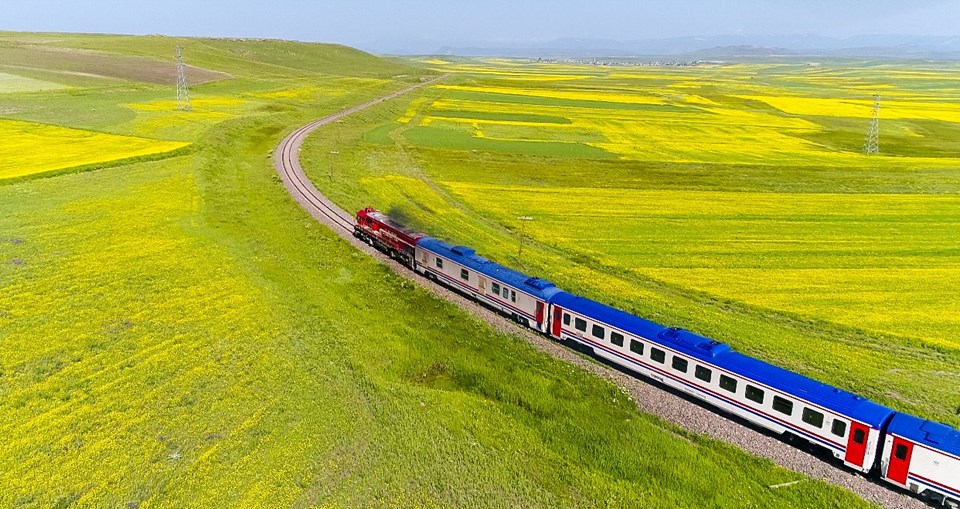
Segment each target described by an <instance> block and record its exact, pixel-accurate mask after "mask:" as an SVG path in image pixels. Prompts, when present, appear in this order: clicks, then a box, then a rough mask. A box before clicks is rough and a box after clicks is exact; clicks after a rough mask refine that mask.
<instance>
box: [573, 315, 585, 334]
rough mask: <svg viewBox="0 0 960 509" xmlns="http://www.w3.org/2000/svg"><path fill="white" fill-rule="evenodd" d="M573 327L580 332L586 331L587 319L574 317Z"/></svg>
mask: <svg viewBox="0 0 960 509" xmlns="http://www.w3.org/2000/svg"><path fill="white" fill-rule="evenodd" d="M573 328H574V329H577V330H578V331H580V332H587V321H586V320H584V319H583V318H575V319H574V320H573Z"/></svg>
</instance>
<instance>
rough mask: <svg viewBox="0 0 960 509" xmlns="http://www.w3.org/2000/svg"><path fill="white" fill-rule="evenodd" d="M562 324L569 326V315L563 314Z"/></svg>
mask: <svg viewBox="0 0 960 509" xmlns="http://www.w3.org/2000/svg"><path fill="white" fill-rule="evenodd" d="M563 324H564V325H570V313H564V314H563Z"/></svg>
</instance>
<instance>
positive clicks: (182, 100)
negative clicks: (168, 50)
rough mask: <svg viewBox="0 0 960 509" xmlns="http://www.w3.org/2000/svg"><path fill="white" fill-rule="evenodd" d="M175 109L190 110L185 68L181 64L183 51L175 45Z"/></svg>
mask: <svg viewBox="0 0 960 509" xmlns="http://www.w3.org/2000/svg"><path fill="white" fill-rule="evenodd" d="M177 109H178V110H183V111H190V110H192V109H193V108H191V107H190V91H189V90H188V89H187V69H186V67H185V66H184V65H183V51H182V50H181V48H180V46H177Z"/></svg>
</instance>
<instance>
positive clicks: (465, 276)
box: [460, 269, 470, 281]
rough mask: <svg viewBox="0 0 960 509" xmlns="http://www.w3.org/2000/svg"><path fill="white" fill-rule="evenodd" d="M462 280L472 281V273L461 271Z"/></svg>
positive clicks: (465, 270)
mask: <svg viewBox="0 0 960 509" xmlns="http://www.w3.org/2000/svg"><path fill="white" fill-rule="evenodd" d="M460 279H462V280H464V281H470V272H468V271H467V269H460Z"/></svg>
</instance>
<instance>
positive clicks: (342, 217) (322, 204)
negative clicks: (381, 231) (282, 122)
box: [274, 74, 448, 235]
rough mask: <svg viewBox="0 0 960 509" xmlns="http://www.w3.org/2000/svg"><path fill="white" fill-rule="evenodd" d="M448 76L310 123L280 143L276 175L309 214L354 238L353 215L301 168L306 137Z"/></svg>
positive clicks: (275, 162) (276, 158)
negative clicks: (301, 151)
mask: <svg viewBox="0 0 960 509" xmlns="http://www.w3.org/2000/svg"><path fill="white" fill-rule="evenodd" d="M447 76H448V75H446V74H444V75H441V76H438V77H436V78H433V79H431V80H429V81H424V82H422V83H417V84H416V85H411V86H409V87H407V88H404V89H402V90H398V91H396V92H393V93H391V94H388V95H385V96H383V97H379V98H377V99H373V100H371V101H367V102H365V103H363V104H358V105H356V106H353V107H350V108H347V109H345V110H343V111H340V112H337V113H334V114H333V115H330V116H327V117H324V118H321V119H319V120H315V121H313V122H310V123H309V124H307V125H305V126H303V127H301V128H299V129H297V130H296V131H294V132H292V133H290V135H289V136H287V137H286V138H284V139H283V141H282V142H280V146H279V147H277V152H276V156H275V157H274V166H275V167H276V169H277V173H279V174H280V178H281V179H282V180H283V184H284V185H285V186H286V187H287V190H288V191H290V194H292V195H293V197H294V198H295V199H296V200H297V201H298V202H299V203H300V205H301V206H303V208H305V209H307V211H308V212H310V214H311V215H312V216H313V217H315V218H317V219H321V220H324V222H326V223H328V224H330V225H331V226H333V227H335V229H337V230H342V231H344V232H347V233H349V234H351V235H352V234H353V214H349V213H347V212H346V211H344V210H343V209H341V208H340V207H338V206H336V205H334V204H333V203H332V202H331V201H330V200H328V199H327V198H326V197H325V196H324V195H323V194H322V193H320V191H318V190H317V188H316V187H314V185H313V183H312V182H310V179H309V178H307V174H306V173H304V171H303V167H302V166H301V165H300V147H301V146H303V142H304V140H306V139H307V136H309V135H310V133H312V132H313V131H315V130H317V129H319V128H321V127H323V126H325V125H327V124H329V123H331V122H336V121H337V120H340V119H342V118H344V117H346V116H349V115H352V114H354V113H356V112H358V111H362V110H365V109H367V108H370V107H371V106H376V105H378V104H380V103H382V102H385V101H389V100H391V99H395V98H397V97H400V96H401V95H404V94H407V93H409V92H412V91H414V90H417V89H418V88H423V87H427V86H430V85H433V84H434V83H437V82H438V81H440V80H442V79H444V78H446V77H447ZM338 233H340V232H338Z"/></svg>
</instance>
